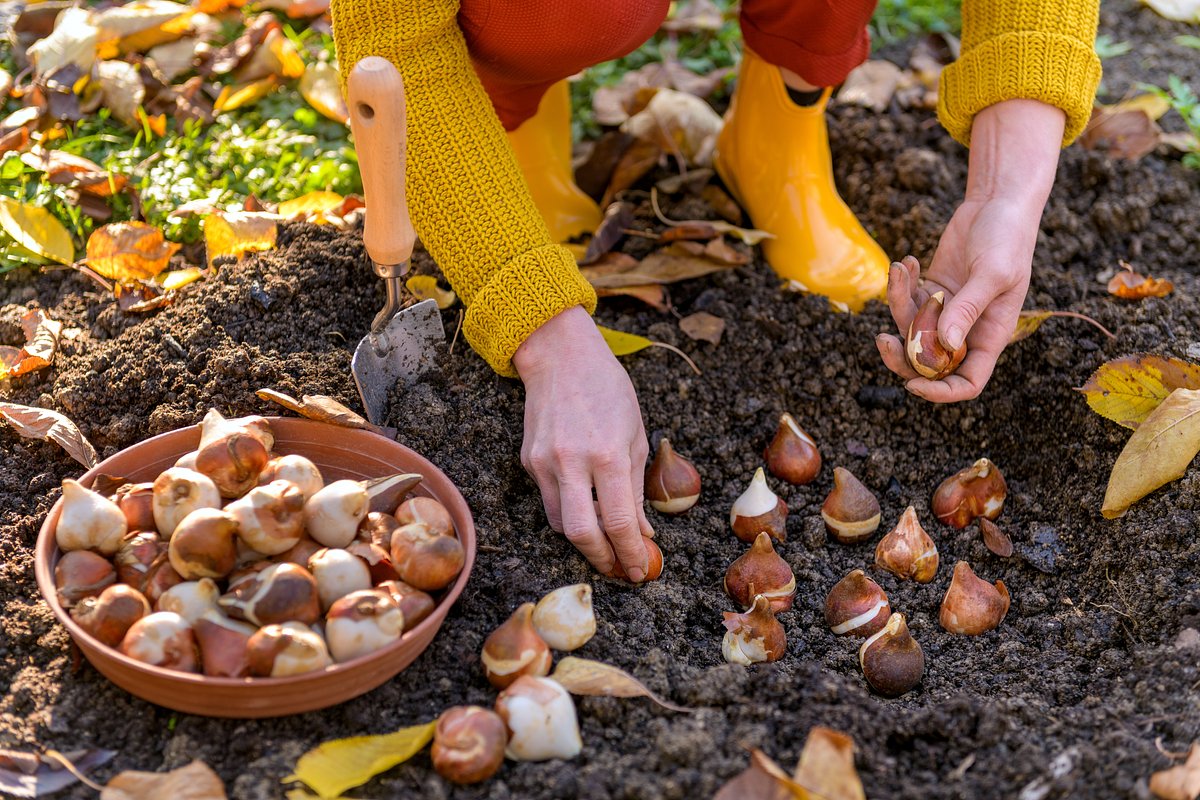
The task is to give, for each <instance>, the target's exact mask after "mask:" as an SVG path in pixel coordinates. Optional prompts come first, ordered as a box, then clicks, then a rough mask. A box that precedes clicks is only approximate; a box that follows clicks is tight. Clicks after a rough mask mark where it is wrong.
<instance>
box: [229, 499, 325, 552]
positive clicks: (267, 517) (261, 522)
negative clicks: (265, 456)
mask: <svg viewBox="0 0 1200 800" xmlns="http://www.w3.org/2000/svg"><path fill="white" fill-rule="evenodd" d="M304 508H305V502H304V494H303V493H302V492H301V491H300V489H299V488H298V487H297V486H296V485H295V484H294V483H291V482H290V481H286V480H277V481H271V482H270V483H268V484H267V485H266V486H258V487H256V488H254V489H251V490H250V491H249V492H248V493H247V494H246V495H245V496H244V497H242V498H240V499H238V500H234V501H233V502H232V503H230V504H229V505H227V506H225V511H226V512H227V513H228V514H229V515H230V516H232V517H233V518H234V519H235V520H236V521H237V526H238V537H239V538H240V539H241V540H242V541H243V542H244V543H245V544H246V546H247V547H249V548H250V549H251V550H253V551H254V552H256V553H262V554H263V555H266V556H275V555H279V554H280V553H283V552H285V551H287V550H290V549H291V548H292V547H294V546H295V545H296V544H297V543H298V542H299V541H300V539H301V537H302V536H304Z"/></svg>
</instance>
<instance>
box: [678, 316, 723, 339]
mask: <svg viewBox="0 0 1200 800" xmlns="http://www.w3.org/2000/svg"><path fill="white" fill-rule="evenodd" d="M679 329H680V330H681V331H683V332H684V333H685V334H687V335H688V337H689V338H692V339H696V340H698V341H704V342H710V343H712V344H720V343H721V335H722V334H724V333H725V320H723V319H721V318H720V317H718V316H715V315H713V314H709V313H708V312H707V311H697V312H696V313H695V314H689V315H687V316H686V317H684V318H683V319H681V320H679Z"/></svg>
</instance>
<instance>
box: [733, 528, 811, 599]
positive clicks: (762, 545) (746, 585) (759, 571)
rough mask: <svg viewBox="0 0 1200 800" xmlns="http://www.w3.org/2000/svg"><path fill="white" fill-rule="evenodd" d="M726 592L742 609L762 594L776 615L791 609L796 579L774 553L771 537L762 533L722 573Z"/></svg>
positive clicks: (790, 569)
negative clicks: (723, 573)
mask: <svg viewBox="0 0 1200 800" xmlns="http://www.w3.org/2000/svg"><path fill="white" fill-rule="evenodd" d="M725 591H726V592H728V593H729V596H730V597H732V598H733V599H734V600H735V601H736V602H737V604H738V605H740V606H741V607H742V608H749V607H750V605H751V604H752V603H753V602H754V597H755V596H756V595H762V596H763V597H765V598H767V602H769V603H770V604H771V610H772V611H774V612H775V613H779V612H780V611H786V610H787V609H789V608H791V607H792V600H793V599H794V598H795V596H796V576H795V575H793V574H792V568H791V567H790V566H788V563H787V562H786V561H784V560H783V559H782V558H780V556H779V554H778V553H776V552H775V548H774V547H772V546H771V537H770V536H768V535H767V533H766V532H765V531H764V532H762V533H760V534H758V538H757V539H755V540H754V544H752V545H750V549H749V550H747V551H746V552H745V553H743V554H742V555H741V556H740V557H739V558H738V559H737V560H736V561H734V562H733V563H732V564H730V565H729V569H728V570H726V571H725Z"/></svg>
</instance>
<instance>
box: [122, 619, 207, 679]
mask: <svg viewBox="0 0 1200 800" xmlns="http://www.w3.org/2000/svg"><path fill="white" fill-rule="evenodd" d="M120 650H121V652H122V653H124V654H125V655H127V656H129V657H130V658H132V659H134V660H136V661H141V662H142V663H143V664H150V665H152V666H156V667H165V668H166V669H174V670H178V671H180V672H198V671H199V664H200V658H199V654H198V653H197V652H196V637H195V634H194V633H193V631H192V626H191V625H188V623H187V620H185V619H184V618H183V617H181V616H179V615H178V614H174V613H172V612H170V611H156V612H154V613H153V614H147V615H146V616H144V617H142V618H141V619H139V620H138V621H137V622H135V623H133V625H131V626H130V628H129V632H128V633H126V634H125V638H124V639H122V640H121V647H120Z"/></svg>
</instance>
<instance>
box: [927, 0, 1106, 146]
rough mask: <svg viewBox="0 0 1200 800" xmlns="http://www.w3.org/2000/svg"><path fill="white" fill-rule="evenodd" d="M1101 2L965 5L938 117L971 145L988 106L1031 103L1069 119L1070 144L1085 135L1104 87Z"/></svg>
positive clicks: (976, 1)
mask: <svg viewBox="0 0 1200 800" xmlns="http://www.w3.org/2000/svg"><path fill="white" fill-rule="evenodd" d="M1099 16H1100V0H963V36H962V54H961V55H960V56H959V58H958V60H957V61H955V62H954V63H953V64H951V65H950V66H948V67H946V69H944V70H943V71H942V78H941V86H940V87H939V90H938V118H939V119H940V120H941V121H942V124H943V125H944V126H945V127H946V130H948V131H949V132H950V135H951V136H953V137H954V138H955V139H957V140H958V141H960V142H962V143H963V144H966V145H969V144H970V142H971V123H972V121H973V120H974V119H975V115H976V114H978V113H979V112H980V111H982V110H983V109H985V108H987V107H988V106H990V105H993V104H995V103H999V102H1002V101H1004V100H1014V99H1017V98H1026V99H1030V100H1040V101H1042V102H1043V103H1048V104H1050V105H1052V106H1057V107H1058V108H1061V109H1062V110H1063V111H1064V112H1066V114H1067V128H1066V132H1065V133H1064V135H1063V145H1064V146H1065V145H1068V144H1070V143H1071V142H1072V141H1073V140H1074V139H1075V137H1076V136H1078V135H1079V134H1080V132H1081V131H1082V130H1083V128H1084V126H1085V125H1087V122H1088V119H1089V117H1090V116H1091V113H1092V102H1093V100H1094V99H1095V96H1096V87H1097V86H1098V85H1099V83H1100V59H1099V58H1098V57H1097V56H1096V50H1095V40H1096V26H1097V24H1098V22H1099Z"/></svg>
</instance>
